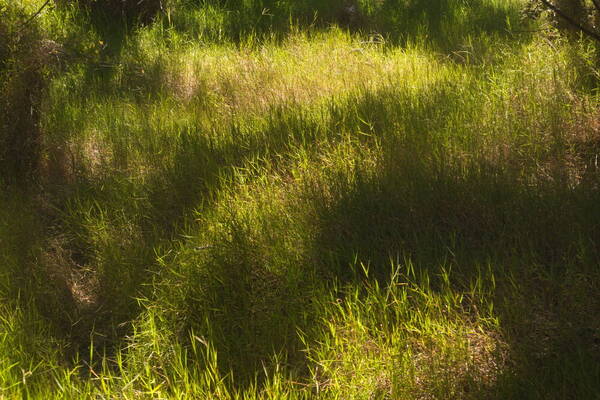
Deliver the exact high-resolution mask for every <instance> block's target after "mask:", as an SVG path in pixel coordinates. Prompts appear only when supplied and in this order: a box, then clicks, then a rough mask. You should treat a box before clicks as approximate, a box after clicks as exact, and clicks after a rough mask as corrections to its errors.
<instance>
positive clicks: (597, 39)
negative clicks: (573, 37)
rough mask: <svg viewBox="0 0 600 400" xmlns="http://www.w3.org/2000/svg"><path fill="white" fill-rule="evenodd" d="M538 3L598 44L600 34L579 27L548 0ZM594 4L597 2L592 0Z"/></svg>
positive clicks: (577, 23)
mask: <svg viewBox="0 0 600 400" xmlns="http://www.w3.org/2000/svg"><path fill="white" fill-rule="evenodd" d="M540 1H541V2H542V3H543V4H544V5H545V6H546V7H548V8H549V9H551V10H552V11H554V12H555V13H556V15H558V16H559V17H561V18H562V19H564V20H565V21H567V22H568V23H569V24H571V25H573V26H574V27H575V28H577V29H579V30H580V31H581V32H583V33H585V34H586V35H588V36H589V37H591V38H592V39H594V40H596V41H598V42H600V34H598V33H596V32H594V31H593V30H591V29H589V28H587V27H585V26H583V25H581V24H580V23H579V22H577V21H576V20H575V19H573V18H572V17H570V16H569V15H567V14H565V13H564V12H563V11H562V10H561V9H559V8H558V7H556V6H555V5H554V4H552V3H550V1H548V0H540ZM596 2H597V0H594V4H596Z"/></svg>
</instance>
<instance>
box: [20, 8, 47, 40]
mask: <svg viewBox="0 0 600 400" xmlns="http://www.w3.org/2000/svg"><path fill="white" fill-rule="evenodd" d="M49 3H50V0H46V2H45V3H44V4H42V6H41V7H40V9H39V10H37V12H36V13H35V14H33V15H32V16H31V17H29V19H28V20H27V21H25V22H23V25H21V28H20V29H19V31H18V33H21V32H23V30H24V29H25V28H26V27H27V25H29V23H30V22H31V21H33V19H34V18H35V17H37V16H38V15H40V13H41V12H42V11H43V10H44V8H46V6H47V5H48V4H49Z"/></svg>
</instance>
